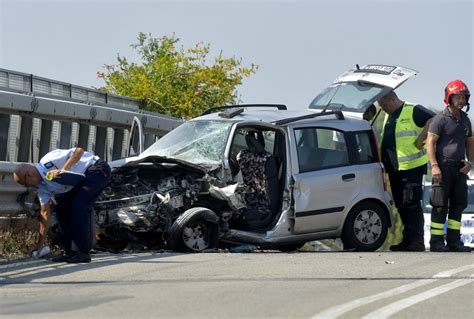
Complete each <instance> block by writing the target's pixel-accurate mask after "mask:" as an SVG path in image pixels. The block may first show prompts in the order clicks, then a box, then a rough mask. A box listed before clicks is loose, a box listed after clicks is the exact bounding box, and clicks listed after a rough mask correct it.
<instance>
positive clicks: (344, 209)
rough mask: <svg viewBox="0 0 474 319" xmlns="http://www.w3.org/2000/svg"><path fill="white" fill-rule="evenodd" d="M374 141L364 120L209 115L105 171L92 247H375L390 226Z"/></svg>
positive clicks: (264, 110)
mask: <svg viewBox="0 0 474 319" xmlns="http://www.w3.org/2000/svg"><path fill="white" fill-rule="evenodd" d="M376 144H377V142H376V138H375V136H374V133H373V131H372V128H371V126H370V125H369V123H368V122H367V121H364V120H362V119H359V118H356V117H351V116H347V115H344V114H343V113H342V112H340V111H328V112H312V111H299V112H297V111H288V110H286V107H285V106H282V105H237V106H227V107H221V108H216V109H214V110H210V111H209V112H207V114H204V115H203V116H200V117H198V118H195V119H193V120H191V121H187V122H185V123H183V124H182V125H180V126H179V127H178V128H176V129H174V130H173V131H171V132H169V133H168V134H166V135H165V136H164V137H162V138H161V139H159V140H158V141H156V142H155V143H154V144H153V145H151V146H150V147H149V148H148V149H146V150H145V151H144V152H143V153H141V154H140V155H138V156H136V157H133V158H128V159H126V160H125V161H122V162H120V165H119V166H117V167H116V168H115V169H114V171H113V176H112V182H111V184H110V185H109V187H108V188H107V189H106V190H105V191H104V193H103V196H102V197H101V199H100V200H99V201H98V202H97V204H96V207H95V211H96V218H97V227H98V229H99V234H98V238H99V241H98V244H99V245H101V246H102V247H104V248H109V249H121V248H123V247H125V246H126V245H129V244H131V243H139V244H142V245H145V246H147V247H150V248H156V247H162V248H165V249H172V250H175V251H189V252H200V251H204V250H207V249H210V248H214V247H217V246H221V245H222V246H228V245H241V244H252V245H256V246H259V247H261V248H273V249H279V250H282V251H288V250H295V249H297V248H298V247H300V246H302V245H304V244H305V243H306V242H308V241H312V240H318V239H328V238H341V239H342V242H343V243H344V247H345V248H347V249H354V250H358V251H375V250H376V249H378V248H379V247H380V246H381V245H382V244H383V242H384V240H385V238H386V235H387V230H388V228H389V227H390V226H391V225H392V213H391V197H390V195H389V193H388V192H387V189H386V182H385V180H384V170H383V166H382V164H381V163H380V159H379V156H378V151H377V145H376ZM116 165H117V164H116Z"/></svg>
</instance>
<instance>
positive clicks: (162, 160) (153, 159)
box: [115, 155, 219, 174]
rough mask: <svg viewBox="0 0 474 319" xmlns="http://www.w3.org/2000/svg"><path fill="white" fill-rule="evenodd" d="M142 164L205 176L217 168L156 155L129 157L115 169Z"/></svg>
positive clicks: (216, 166)
mask: <svg viewBox="0 0 474 319" xmlns="http://www.w3.org/2000/svg"><path fill="white" fill-rule="evenodd" d="M143 163H153V164H177V165H178V166H179V167H182V168H183V169H187V170H191V171H196V172H199V173H202V174H207V173H208V172H210V171H213V170H215V169H217V168H218V167H219V166H218V165H209V166H205V165H197V164H193V163H189V162H186V161H183V160H179V159H175V158H169V157H163V156H158V155H150V156H146V157H138V156H137V157H131V158H128V159H126V160H125V162H124V163H123V165H121V166H118V167H115V168H116V169H121V168H126V167H133V166H137V165H140V164H143Z"/></svg>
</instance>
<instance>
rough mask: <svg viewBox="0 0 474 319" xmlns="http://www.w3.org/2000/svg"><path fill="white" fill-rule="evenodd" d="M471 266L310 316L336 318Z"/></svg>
mask: <svg viewBox="0 0 474 319" xmlns="http://www.w3.org/2000/svg"><path fill="white" fill-rule="evenodd" d="M472 268H474V264H471V265H465V266H462V267H458V268H454V269H450V270H446V271H442V272H440V273H437V274H436V275H434V276H433V277H432V278H433V279H428V280H418V281H415V282H412V283H409V284H406V285H403V286H400V287H397V288H393V289H390V290H387V291H385V292H381V293H378V294H375V295H372V296H367V297H363V298H359V299H355V300H351V301H349V302H347V303H344V304H341V305H337V306H334V307H331V308H329V309H326V310H324V311H323V312H320V313H318V314H316V315H314V316H313V317H311V318H312V319H330V318H337V317H339V316H340V315H342V314H344V313H346V312H348V311H351V310H353V309H356V308H359V307H361V306H364V305H367V304H369V303H372V302H374V301H377V300H381V299H385V298H388V297H392V296H395V295H398V294H402V293H404V292H407V291H409V290H412V289H415V288H418V287H421V286H425V285H428V284H431V283H433V282H436V281H438V280H440V279H436V278H449V277H451V276H452V275H454V274H457V273H460V272H463V271H466V270H469V269H472Z"/></svg>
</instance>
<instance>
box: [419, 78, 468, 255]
mask: <svg viewBox="0 0 474 319" xmlns="http://www.w3.org/2000/svg"><path fill="white" fill-rule="evenodd" d="M469 96H470V93H469V90H468V88H467V86H466V84H464V83H463V82H462V81H460V80H455V81H451V82H449V83H448V85H447V86H446V88H445V98H444V102H445V104H446V105H447V106H446V108H445V109H444V110H443V111H442V112H440V113H438V114H437V115H436V116H435V117H434V118H433V120H432V121H431V123H430V125H429V129H428V141H427V144H428V145H427V150H428V156H429V159H430V162H431V170H432V175H433V183H432V185H433V186H432V192H431V199H430V201H431V205H432V206H433V210H432V212H431V239H430V250H431V251H458V252H469V251H471V249H470V248H469V247H465V246H464V245H463V244H462V243H461V241H460V229H461V217H462V211H463V210H464V209H465V208H466V207H467V204H468V200H467V194H468V190H467V178H468V173H469V171H470V170H471V163H470V162H469V161H472V160H474V139H473V136H472V127H471V122H470V120H469V118H468V116H467V114H466V113H465V112H464V111H462V108H463V107H464V106H467V110H469V103H468V102H469ZM466 157H467V158H468V160H469V161H466V160H465V159H466ZM447 216H449V217H448V230H447V234H446V243H447V245H446V246H445V242H444V224H445V221H446V217H447Z"/></svg>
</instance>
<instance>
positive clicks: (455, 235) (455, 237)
mask: <svg viewBox="0 0 474 319" xmlns="http://www.w3.org/2000/svg"><path fill="white" fill-rule="evenodd" d="M446 242H447V248H448V250H449V251H454V252H466V253H467V252H470V251H471V247H467V246H464V245H463V244H462V243H461V233H460V230H459V229H450V228H448V233H447V234H446Z"/></svg>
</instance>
